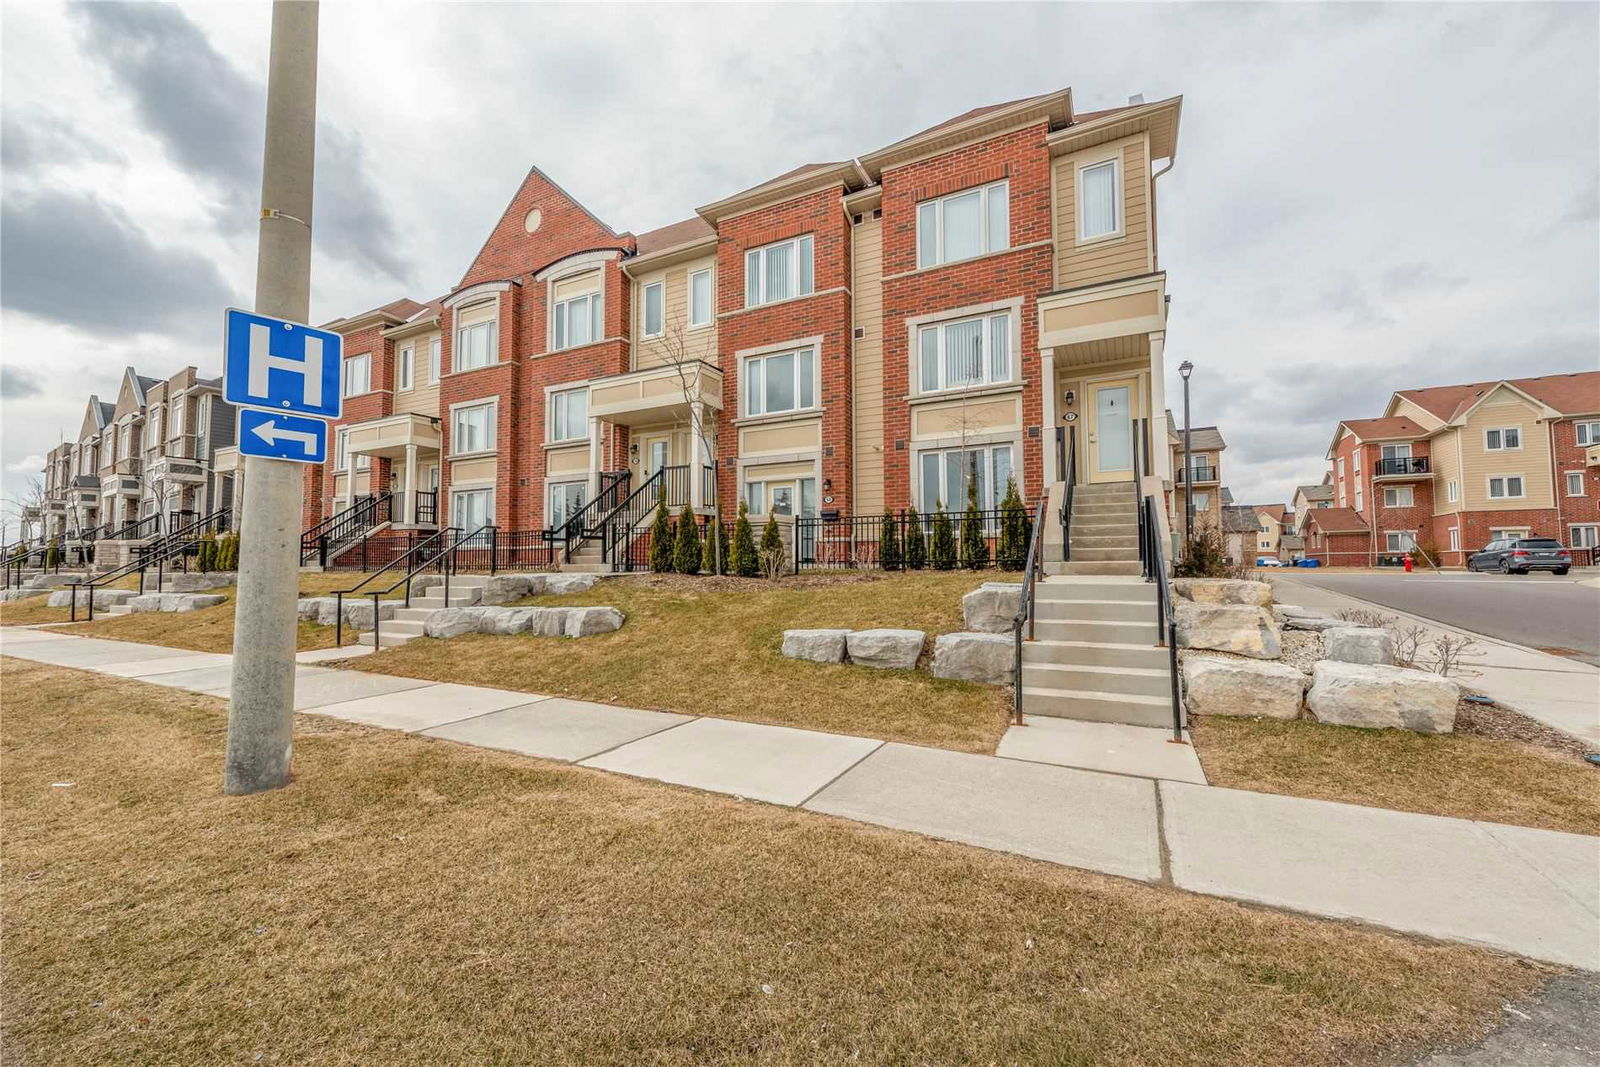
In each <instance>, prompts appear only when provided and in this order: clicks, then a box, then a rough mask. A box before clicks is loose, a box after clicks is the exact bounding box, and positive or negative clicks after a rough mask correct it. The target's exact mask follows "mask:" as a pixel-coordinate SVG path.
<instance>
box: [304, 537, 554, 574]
mask: <svg viewBox="0 0 1600 1067" xmlns="http://www.w3.org/2000/svg"><path fill="white" fill-rule="evenodd" d="M486 529H488V530H490V531H491V533H489V534H486V535H485V536H487V537H489V538H490V543H489V544H488V545H482V544H468V545H463V546H462V549H461V551H460V552H459V553H458V554H457V558H456V561H455V562H456V564H457V568H456V569H457V570H464V571H471V572H474V573H487V574H495V573H498V572H499V571H503V570H511V569H522V570H551V569H552V568H554V567H555V566H556V564H557V563H558V562H559V561H560V550H559V549H557V548H556V547H555V546H553V545H552V544H551V543H550V542H549V540H548V539H547V537H546V535H547V533H548V531H546V530H502V529H500V528H498V527H488V528H486ZM433 534H434V531H432V530H397V531H394V532H392V533H378V534H372V535H370V536H368V537H363V538H362V539H361V540H360V541H359V542H358V543H356V544H354V545H351V546H350V548H349V549H348V550H347V551H345V552H342V553H340V554H339V555H338V556H337V557H336V558H334V559H330V560H329V561H328V570H330V571H355V572H360V571H367V570H371V569H372V568H374V567H379V568H381V567H384V566H386V565H388V564H390V563H392V562H394V561H395V560H396V559H399V558H400V557H401V556H404V555H406V554H407V553H408V552H410V551H411V550H412V549H414V548H415V547H416V546H417V545H418V544H420V543H421V542H423V541H425V540H427V539H428V538H430V537H432V536H433Z"/></svg>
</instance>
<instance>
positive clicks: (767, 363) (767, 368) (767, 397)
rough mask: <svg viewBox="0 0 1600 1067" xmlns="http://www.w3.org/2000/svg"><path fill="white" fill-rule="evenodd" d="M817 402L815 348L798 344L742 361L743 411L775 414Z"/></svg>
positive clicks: (800, 409)
mask: <svg viewBox="0 0 1600 1067" xmlns="http://www.w3.org/2000/svg"><path fill="white" fill-rule="evenodd" d="M816 406H817V354H816V349H813V348H797V349H794V350H793V351H789V352H773V353H771V354H769V355H763V356H751V357H750V358H749V359H747V360H745V361H744V413H745V414H746V415H776V414H778V413H779V412H784V411H803V410H805V409H806V408H813V407H816Z"/></svg>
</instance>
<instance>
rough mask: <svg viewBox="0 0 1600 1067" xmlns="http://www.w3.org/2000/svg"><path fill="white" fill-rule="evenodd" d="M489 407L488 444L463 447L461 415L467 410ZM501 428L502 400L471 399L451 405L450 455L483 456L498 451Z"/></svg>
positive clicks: (486, 428) (486, 431)
mask: <svg viewBox="0 0 1600 1067" xmlns="http://www.w3.org/2000/svg"><path fill="white" fill-rule="evenodd" d="M480 409H487V410H488V412H489V419H488V423H487V425H486V427H485V436H486V437H487V442H488V443H487V444H486V445H485V446H484V447H482V448H463V447H462V446H461V428H462V423H461V421H460V420H461V417H462V415H464V414H466V413H467V412H471V411H477V410H480ZM499 430H500V402H499V400H497V399H493V400H471V401H467V402H465V403H461V404H451V405H450V455H451V456H481V455H488V454H490V453H493V452H494V451H496V448H497V446H498V442H499V436H498V435H499Z"/></svg>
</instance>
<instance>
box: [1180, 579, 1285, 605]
mask: <svg viewBox="0 0 1600 1067" xmlns="http://www.w3.org/2000/svg"><path fill="white" fill-rule="evenodd" d="M1172 591H1173V592H1174V593H1176V594H1178V596H1180V597H1182V598H1183V599H1185V600H1192V601H1194V602H1195V603H1196V604H1244V605H1246V606H1248V607H1253V608H1264V607H1268V606H1269V605H1271V603H1272V587H1271V586H1270V585H1268V584H1267V583H1266V582H1248V581H1243V580H1240V579H1236V578H1174V579H1173V580H1172Z"/></svg>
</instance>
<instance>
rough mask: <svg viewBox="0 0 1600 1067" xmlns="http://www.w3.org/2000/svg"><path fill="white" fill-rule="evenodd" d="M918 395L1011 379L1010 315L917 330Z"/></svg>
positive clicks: (955, 322) (965, 320) (946, 323)
mask: <svg viewBox="0 0 1600 1067" xmlns="http://www.w3.org/2000/svg"><path fill="white" fill-rule="evenodd" d="M917 349H918V353H919V367H920V372H919V377H918V381H919V383H920V386H919V389H918V391H919V392H923V393H934V392H939V391H941V390H945V389H966V388H971V387H972V386H978V385H993V384H996V383H999V382H1009V381H1011V380H1012V377H1013V374H1014V371H1013V366H1012V360H1011V314H1010V312H1001V313H1000V314H998V315H984V316H979V317H978V318H972V319H958V320H956V321H954V322H941V323H935V324H933V325H930V326H923V327H921V328H920V329H918V331H917Z"/></svg>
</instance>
